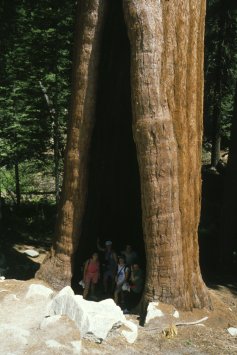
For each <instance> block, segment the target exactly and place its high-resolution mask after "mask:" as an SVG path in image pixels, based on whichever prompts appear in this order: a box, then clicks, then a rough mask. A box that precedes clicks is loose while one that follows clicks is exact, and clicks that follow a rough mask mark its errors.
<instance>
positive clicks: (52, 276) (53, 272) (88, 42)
mask: <svg viewBox="0 0 237 355" xmlns="http://www.w3.org/2000/svg"><path fill="white" fill-rule="evenodd" d="M105 4H106V1H104V0H88V1H80V2H79V6H78V17H79V18H78V27H77V31H76V37H75V42H76V43H75V48H76V53H75V58H74V70H73V89H72V90H73V97H72V107H71V120H70V124H69V129H68V141H67V149H66V158H65V166H64V171H65V172H64V183H63V188H62V197H61V204H60V207H59V215H58V218H57V226H56V233H55V241H54V245H53V247H52V249H51V252H50V254H49V256H48V257H47V259H46V260H45V262H44V264H43V265H42V266H41V268H40V270H39V272H38V273H37V275H36V276H37V277H38V278H42V279H44V280H46V281H48V282H49V283H50V284H51V285H52V286H53V287H54V288H56V289H60V288H62V287H64V286H66V285H70V283H71V277H72V268H73V254H74V253H75V251H76V248H77V245H78V241H79V237H80V235H79V234H80V231H81V223H82V218H83V213H84V208H85V201H86V195H87V179H88V177H87V175H88V174H87V173H88V151H89V146H90V140H91V134H92V129H93V126H94V112H95V100H96V89H97V76H98V64H99V50H100V37H101V32H102V26H103V18H104V12H105Z"/></svg>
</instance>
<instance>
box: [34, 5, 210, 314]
mask: <svg viewBox="0 0 237 355" xmlns="http://www.w3.org/2000/svg"><path fill="white" fill-rule="evenodd" d="M81 3H85V2H83V1H82V2H81ZM86 3H87V2H86ZM105 3H106V1H105V0H101V1H99V0H97V1H95V0H94V1H92V0H90V1H88V5H82V7H81V9H80V11H81V20H80V28H79V31H80V32H79V34H80V37H79V38H80V40H79V41H78V43H77V46H78V53H79V54H78V56H77V58H76V66H77V70H76V73H77V76H76V83H78V84H77V85H75V87H74V104H73V110H72V122H71V126H70V127H69V138H68V147H67V153H66V164H65V177H64V185H63V197H62V207H61V209H60V213H59V217H58V226H57V230H56V241H55V244H54V246H53V248H52V252H51V254H50V256H49V258H48V259H47V260H46V262H45V263H44V264H43V266H42V267H41V269H40V271H39V273H38V276H40V277H42V278H44V279H46V280H47V281H49V282H50V283H51V284H52V285H53V286H54V287H56V288H60V287H63V286H64V285H67V284H69V283H70V278H71V266H72V257H73V253H74V252H75V250H76V247H77V243H78V238H79V234H80V228H81V221H82V218H83V213H84V205H85V199H86V184H87V182H86V181H87V160H88V147H89V143H90V136H91V131H92V128H93V116H94V100H95V94H96V90H95V88H96V77H97V61H98V43H99V33H100V30H99V29H100V28H101V17H102V14H103V12H104V10H103V9H102V4H105ZM123 5H124V14H125V18H126V24H127V29H128V34H129V40H130V44H131V88H132V107H133V136H134V140H135V143H136V147H137V159H138V163H139V170H140V180H141V199H142V223H143V233H144V242H145V249H146V258H147V275H146V285H145V291H144V297H143V300H144V305H146V304H147V303H148V302H149V301H151V300H160V301H163V302H167V303H172V304H174V305H175V306H177V307H180V308H183V309H192V308H193V307H204V306H209V305H210V300H209V297H208V294H207V290H206V287H205V285H204V283H203V281H202V278H201V274H200V269H199V252H198V240H197V229H198V223H199V215H200V183H201V178H200V167H201V156H200V154H201V135H202V109H203V104H202V101H203V74H202V72H203V31H204V14H205V1H204V0H198V1H197V0H181V1H174V0H172V1H164V0H161V1H160V0H150V1H149V2H148V1H146V0H139V1H137V0H123ZM84 41H86V43H85V42H84Z"/></svg>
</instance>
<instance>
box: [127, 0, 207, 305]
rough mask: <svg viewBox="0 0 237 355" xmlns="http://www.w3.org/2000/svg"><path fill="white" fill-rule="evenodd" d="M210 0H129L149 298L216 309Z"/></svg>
mask: <svg viewBox="0 0 237 355" xmlns="http://www.w3.org/2000/svg"><path fill="white" fill-rule="evenodd" d="M204 4H205V2H204V1H203V0H198V1H197V0H191V1H187V0H181V1H158V0H150V1H149V2H147V1H145V0H140V1H136V0H124V11H125V16H126V22H127V28H128V33H129V39H130V43H131V65H132V67H131V87H132V106H133V135H134V140H135V143H136V146H137V157H138V162H139V169H140V179H141V193H142V214H143V217H142V218H143V232H144V238H145V248H146V257H147V275H146V276H147V277H146V285H145V292H144V300H145V301H146V302H148V301H150V300H161V301H163V302H167V303H172V304H175V305H176V306H177V307H180V308H184V309H191V308H193V307H204V306H209V305H210V301H209V297H208V293H207V290H206V287H205V285H204V283H203V281H202V278H201V274H200V270H199V254H198V253H199V252H198V239H197V229H198V223H199V215H200V184H201V178H200V168H201V156H200V153H201V134H202V109H203V106H202V101H203V74H202V72H203V31H204V14H205V6H204Z"/></svg>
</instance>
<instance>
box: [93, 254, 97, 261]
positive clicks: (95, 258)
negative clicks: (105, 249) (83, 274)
mask: <svg viewBox="0 0 237 355" xmlns="http://www.w3.org/2000/svg"><path fill="white" fill-rule="evenodd" d="M92 259H93V260H94V261H97V260H98V254H97V253H94V254H93V255H92Z"/></svg>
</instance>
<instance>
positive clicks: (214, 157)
mask: <svg viewBox="0 0 237 355" xmlns="http://www.w3.org/2000/svg"><path fill="white" fill-rule="evenodd" d="M225 36H226V34H225V6H224V3H223V2H222V4H221V8H220V14H219V35H218V37H219V38H218V53H217V58H216V60H217V63H218V66H217V72H216V77H215V80H216V83H215V95H214V107H213V114H212V149H211V166H212V167H214V168H215V167H216V166H217V164H218V162H219V160H220V151H221V101H222V85H223V83H222V81H223V80H224V78H223V65H224V63H223V60H224V58H223V49H224V40H225Z"/></svg>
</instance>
